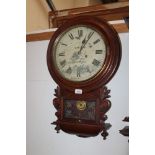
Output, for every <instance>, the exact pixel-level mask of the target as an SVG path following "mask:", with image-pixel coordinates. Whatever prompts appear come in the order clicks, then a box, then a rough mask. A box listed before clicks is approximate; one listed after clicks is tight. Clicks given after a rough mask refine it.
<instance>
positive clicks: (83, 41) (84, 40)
mask: <svg viewBox="0 0 155 155" xmlns="http://www.w3.org/2000/svg"><path fill="white" fill-rule="evenodd" d="M85 42H86V36H85V38H84V39H83V40H82V45H81V47H80V50H79V51H78V54H81V50H82V49H83V45H84V44H85Z"/></svg>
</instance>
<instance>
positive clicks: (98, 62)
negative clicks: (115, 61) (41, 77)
mask: <svg viewBox="0 0 155 155" xmlns="http://www.w3.org/2000/svg"><path fill="white" fill-rule="evenodd" d="M105 57H106V44H105V41H104V39H103V37H102V36H101V35H100V34H99V32H98V31H97V30H95V29H94V28H91V27H87V26H84V25H81V26H74V27H71V28H69V29H67V30H66V31H65V32H64V33H63V34H62V35H61V36H60V37H59V38H58V40H56V42H55V46H54V58H55V60H54V61H55V66H56V68H57V70H58V72H59V73H60V74H61V76H63V77H64V78H65V79H67V80H70V81H77V82H78V81H79V82H80V81H85V80H88V79H90V78H93V77H94V76H95V75H96V74H97V73H98V72H99V71H100V70H101V68H102V66H103V63H104V61H105Z"/></svg>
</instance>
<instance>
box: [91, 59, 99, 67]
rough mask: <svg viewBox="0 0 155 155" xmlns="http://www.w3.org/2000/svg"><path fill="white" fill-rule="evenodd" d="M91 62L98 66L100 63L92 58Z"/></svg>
mask: <svg viewBox="0 0 155 155" xmlns="http://www.w3.org/2000/svg"><path fill="white" fill-rule="evenodd" d="M92 64H93V65H94V66H98V65H99V64H100V61H98V60H96V59H94V60H93V62H92Z"/></svg>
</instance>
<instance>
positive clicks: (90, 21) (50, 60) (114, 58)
mask: <svg viewBox="0 0 155 155" xmlns="http://www.w3.org/2000/svg"><path fill="white" fill-rule="evenodd" d="M80 25H84V26H87V27H90V28H93V29H95V30H97V31H98V32H99V33H100V35H101V36H102V37H103V40H104V41H105V44H106V58H105V61H104V64H103V66H102V69H101V70H100V71H99V72H98V73H97V74H96V75H95V76H94V77H92V78H91V79H88V80H85V81H80V82H75V81H70V80H67V79H65V78H63V77H62V76H61V75H60V73H59V72H58V71H57V69H56V66H55V64H54V59H55V57H54V50H53V48H54V44H55V41H56V39H57V38H58V37H59V36H60V35H61V34H62V33H63V32H64V31H65V30H67V29H68V28H70V27H73V26H80ZM120 60H121V43H120V39H119V36H118V34H117V32H116V31H115V29H114V28H113V27H112V26H111V25H109V24H108V23H107V22H106V21H103V20H100V19H98V18H94V17H90V16H83V17H77V18H75V19H71V20H70V21H68V22H66V23H65V24H64V25H62V26H61V27H59V28H58V30H57V31H56V32H55V33H54V35H53V36H52V38H51V40H50V42H49V46H48V50H47V65H48V69H49V72H50V74H51V76H52V78H53V79H54V81H55V82H56V83H57V84H58V85H59V86H60V87H61V88H64V89H67V90H69V91H72V92H74V91H75V89H81V90H82V92H83V93H85V92H89V91H92V90H94V89H97V88H100V87H101V86H103V85H105V84H107V83H108V82H109V81H110V80H111V78H112V77H113V76H114V74H115V73H116V71H117V69H118V67H119V64H120Z"/></svg>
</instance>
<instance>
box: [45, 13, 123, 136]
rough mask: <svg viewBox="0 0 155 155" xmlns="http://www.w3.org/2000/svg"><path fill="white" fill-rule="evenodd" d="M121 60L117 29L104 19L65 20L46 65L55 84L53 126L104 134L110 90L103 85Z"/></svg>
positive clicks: (77, 132) (82, 132)
mask: <svg viewBox="0 0 155 155" xmlns="http://www.w3.org/2000/svg"><path fill="white" fill-rule="evenodd" d="M120 60H121V44H120V40H119V37H118V34H117V32H116V31H115V30H114V29H113V27H112V26H110V25H109V24H108V23H107V22H106V21H103V20H99V19H97V18H93V17H89V16H83V17H77V18H75V19H72V20H70V21H68V22H66V23H65V24H64V25H63V26H61V27H59V28H58V30H57V31H56V32H55V33H54V35H53V36H52V38H51V40H50V42H49V46H48V51H47V65H48V69H49V72H50V75H51V76H52V78H53V79H54V81H55V82H56V83H57V84H58V87H57V88H56V89H55V96H56V98H54V100H53V104H54V106H55V108H56V110H57V112H56V113H55V115H56V116H57V120H56V121H55V122H53V124H55V125H56V128H55V129H56V130H57V132H59V130H63V131H64V132H67V133H70V134H76V135H78V136H80V137H90V136H96V135H98V134H99V133H100V132H102V133H101V135H102V136H103V137H104V138H106V136H107V135H108V133H107V131H106V124H105V120H106V119H107V117H106V115H105V113H106V112H107V111H108V110H109V109H110V106H111V102H110V101H109V100H108V99H107V98H109V97H110V96H109V93H110V90H108V89H107V87H106V86H105V85H106V84H107V83H108V82H109V81H110V80H111V79H112V77H113V76H114V74H115V73H116V71H117V69H118V66H119V64H120Z"/></svg>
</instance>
